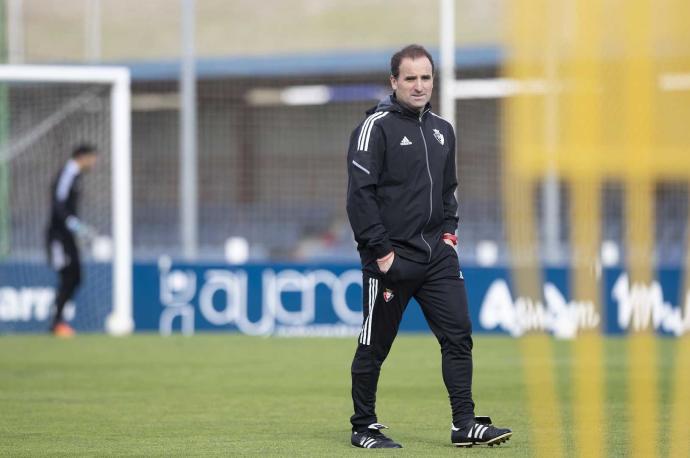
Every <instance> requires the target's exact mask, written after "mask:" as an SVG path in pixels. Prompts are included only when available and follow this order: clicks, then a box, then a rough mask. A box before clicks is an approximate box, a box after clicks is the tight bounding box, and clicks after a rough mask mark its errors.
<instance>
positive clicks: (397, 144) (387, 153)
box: [347, 94, 458, 265]
mask: <svg viewBox="0 0 690 458" xmlns="http://www.w3.org/2000/svg"><path fill="white" fill-rule="evenodd" d="M367 115H368V116H367V118H366V119H365V120H364V121H363V122H362V123H361V124H360V125H359V126H358V127H357V128H356V129H355V130H354V132H352V135H351V136H350V148H349V150H348V153H347V170H348V187H347V214H348V217H349V219H350V225H351V226H352V230H353V232H354V234H355V240H356V241H357V250H358V251H359V253H360V257H361V259H362V265H367V264H369V263H371V262H372V261H374V260H376V259H377V258H380V257H383V256H385V255H386V254H388V253H389V252H390V251H391V250H393V251H395V254H396V255H397V256H402V257H403V258H406V259H410V260H412V261H416V262H421V263H428V262H429V261H430V260H431V253H432V251H433V248H434V246H435V245H436V244H437V243H442V241H441V235H442V234H443V233H445V232H448V233H451V234H454V233H455V231H456V229H457V226H458V217H457V215H456V213H457V209H458V204H457V201H456V200H455V188H456V187H457V184H458V183H457V178H456V175H455V133H454V132H453V127H452V126H451V125H450V123H448V122H447V121H446V120H445V119H443V118H441V117H439V116H438V115H436V114H434V113H432V112H431V106H430V105H428V104H427V106H426V107H425V109H424V110H423V112H422V113H421V114H420V113H415V112H413V111H411V110H409V109H407V108H405V107H403V106H402V105H400V104H399V103H398V101H397V99H396V98H395V94H393V95H391V96H389V97H387V98H385V99H383V100H382V101H381V102H380V103H379V104H378V106H376V107H375V108H372V109H371V110H369V111H367Z"/></svg>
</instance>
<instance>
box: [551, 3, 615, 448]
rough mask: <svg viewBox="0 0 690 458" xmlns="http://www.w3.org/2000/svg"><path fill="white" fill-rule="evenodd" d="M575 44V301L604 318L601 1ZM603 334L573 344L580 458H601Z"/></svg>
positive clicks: (588, 12)
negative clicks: (588, 305) (586, 303)
mask: <svg viewBox="0 0 690 458" xmlns="http://www.w3.org/2000/svg"><path fill="white" fill-rule="evenodd" d="M574 12H575V17H574V21H573V22H574V24H575V30H574V32H575V39H574V41H573V44H572V50H571V52H572V58H571V59H569V60H568V62H567V64H566V65H565V67H564V75H563V79H564V80H565V81H570V82H571V83H572V88H571V89H570V90H569V91H567V93H566V95H565V96H564V99H565V100H564V103H563V106H564V121H563V123H562V124H563V131H564V132H563V137H564V142H565V144H566V145H565V148H564V151H566V152H567V154H568V155H569V156H571V157H572V158H573V159H572V163H573V164H574V167H573V168H572V170H569V171H568V173H569V175H570V176H571V180H570V183H571V193H570V195H571V206H570V214H571V247H572V269H571V282H572V297H573V298H574V299H575V300H577V301H591V302H592V303H594V304H595V306H596V309H597V312H599V315H600V316H603V314H602V313H601V312H602V307H601V300H602V297H601V292H600V291H601V290H600V283H599V280H598V277H597V272H598V271H599V266H598V259H599V246H600V243H601V221H602V219H601V174H600V170H599V167H598V163H597V161H598V158H599V155H601V154H602V153H603V151H604V145H603V142H602V115H601V108H602V97H605V96H606V94H603V93H602V89H603V88H602V81H601V79H602V70H601V66H602V60H603V56H602V28H603V27H604V24H603V5H602V2H601V0H597V1H592V0H577V1H576V2H575V10H574ZM601 332H602V330H601V329H594V330H587V331H580V333H579V334H578V337H577V339H576V340H575V342H574V344H573V353H572V380H573V424H574V432H575V434H574V437H575V443H576V444H577V454H578V455H579V456H581V457H600V456H603V454H604V447H605V441H604V438H605V437H606V431H605V430H604V428H605V422H604V414H603V408H604V375H603V350H604V348H603V343H602V337H601Z"/></svg>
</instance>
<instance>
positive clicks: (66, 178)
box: [46, 145, 97, 337]
mask: <svg viewBox="0 0 690 458" xmlns="http://www.w3.org/2000/svg"><path fill="white" fill-rule="evenodd" d="M96 157H97V156H96V148H95V147H93V146H90V145H81V146H79V147H77V148H75V150H74V151H73V152H72V157H71V159H70V160H68V161H67V162H66V163H65V165H64V166H63V167H62V168H61V169H60V171H59V172H58V174H57V176H56V177H55V180H54V181H53V183H52V185H51V187H50V200H51V209H50V220H49V223H48V228H47V230H46V245H47V250H48V261H49V264H50V266H51V267H52V268H53V269H54V270H55V271H56V272H58V274H59V279H60V281H59V286H58V292H57V294H56V296H55V315H54V317H53V323H52V325H51V328H50V329H51V332H53V333H54V334H55V335H56V336H60V337H70V336H72V335H73V334H74V330H73V329H72V328H71V327H70V326H69V325H68V324H67V323H66V322H65V320H64V319H63V311H64V308H65V304H66V303H67V302H68V301H69V300H70V299H72V297H73V296H74V293H75V292H76V290H77V288H78V287H79V284H80V283H81V261H80V257H79V248H78V244H77V240H76V238H78V237H81V238H87V239H91V238H93V237H94V235H95V231H94V230H93V229H92V228H91V227H90V226H88V225H87V224H85V223H83V222H82V221H81V220H80V219H79V217H78V216H77V210H78V203H79V188H80V186H79V184H80V180H81V175H82V173H83V172H85V171H88V170H90V169H91V168H93V166H94V165H95V163H96Z"/></svg>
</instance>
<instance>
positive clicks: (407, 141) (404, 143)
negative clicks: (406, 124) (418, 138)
mask: <svg viewBox="0 0 690 458" xmlns="http://www.w3.org/2000/svg"><path fill="white" fill-rule="evenodd" d="M411 144H412V142H411V141H410V139H409V138H407V137H403V138H402V140H400V146H409V145H411Z"/></svg>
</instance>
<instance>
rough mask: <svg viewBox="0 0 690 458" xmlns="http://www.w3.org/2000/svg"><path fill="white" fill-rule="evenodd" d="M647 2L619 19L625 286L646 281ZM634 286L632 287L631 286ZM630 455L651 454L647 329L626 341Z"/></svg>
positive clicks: (654, 424) (651, 344) (650, 219)
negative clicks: (622, 57) (622, 58)
mask: <svg viewBox="0 0 690 458" xmlns="http://www.w3.org/2000/svg"><path fill="white" fill-rule="evenodd" d="M652 3H653V2H652V1H651V0H636V1H634V2H626V4H625V6H624V7H623V8H622V10H623V17H624V24H625V28H624V38H625V47H626V53H625V62H624V66H623V82H624V84H623V86H624V100H625V113H624V133H625V136H624V138H625V139H626V140H627V141H626V146H627V151H628V160H627V161H626V163H625V165H626V166H627V167H626V168H627V174H626V179H625V180H626V181H625V186H626V189H625V215H626V246H627V248H626V251H627V258H628V269H629V272H630V278H631V282H632V284H633V285H634V284H635V283H643V284H645V285H647V284H649V283H650V281H651V280H652V265H651V263H652V262H653V261H652V253H653V234H654V233H653V227H654V226H653V225H654V217H655V215H654V185H653V176H652V175H653V171H652V170H651V154H652V153H653V150H652V149H653V147H654V145H653V135H652V129H653V118H652V111H653V104H654V95H655V94H654V92H655V87H656V81H655V77H654V68H653V55H654V54H653V38H652V24H651V20H652V15H651V12H652V11H654V9H653V8H654V6H653V4H652ZM633 287H634V286H633ZM628 355H629V363H630V364H629V370H630V373H629V383H630V391H629V394H630V418H631V422H632V428H631V431H630V435H631V437H630V439H631V452H632V456H636V457H644V458H649V457H654V456H656V454H657V449H658V444H657V443H656V441H657V437H658V435H657V428H658V421H657V417H658V415H657V401H658V393H657V374H656V371H657V368H656V339H655V337H654V333H653V330H652V329H645V330H642V331H639V332H634V333H632V334H631V336H630V338H629V350H628Z"/></svg>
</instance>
